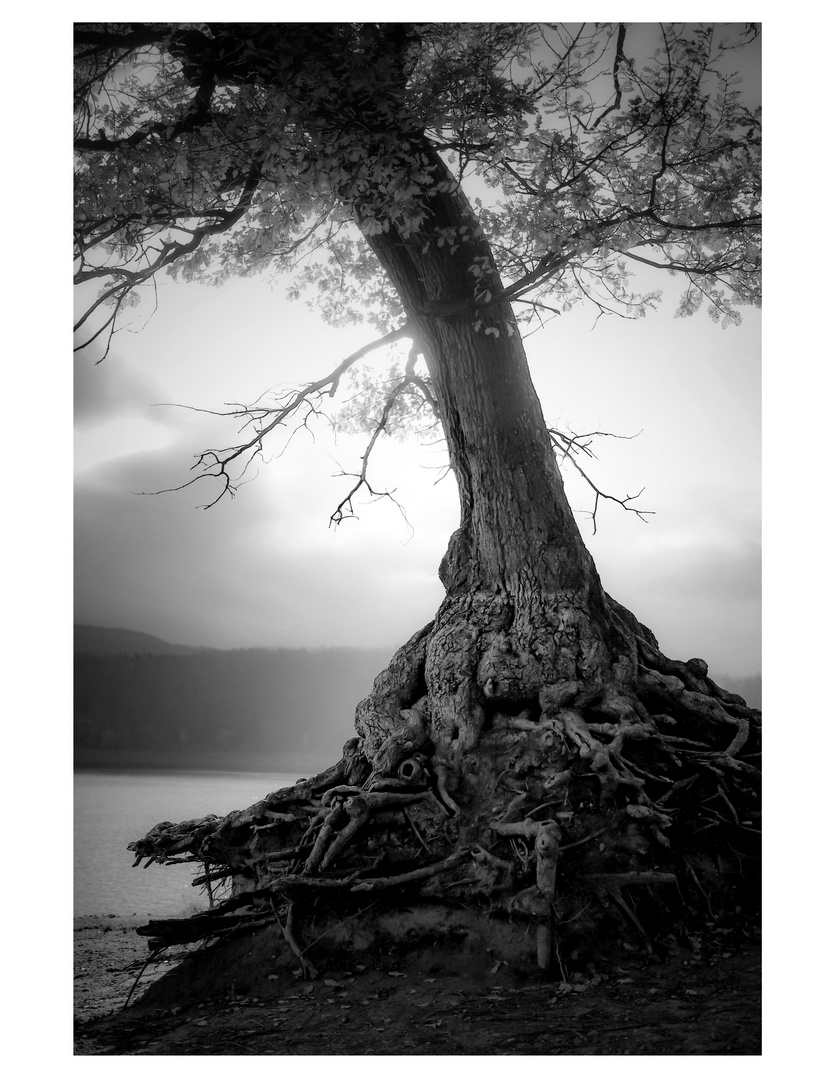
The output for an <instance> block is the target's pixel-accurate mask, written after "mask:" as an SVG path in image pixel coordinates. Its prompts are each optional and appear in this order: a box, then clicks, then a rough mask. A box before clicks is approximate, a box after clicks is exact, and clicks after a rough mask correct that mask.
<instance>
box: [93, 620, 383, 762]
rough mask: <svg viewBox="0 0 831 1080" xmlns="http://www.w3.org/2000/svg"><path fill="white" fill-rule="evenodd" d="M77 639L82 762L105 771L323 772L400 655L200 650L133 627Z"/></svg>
mask: <svg viewBox="0 0 831 1080" xmlns="http://www.w3.org/2000/svg"><path fill="white" fill-rule="evenodd" d="M82 629H86V628H82ZM108 634H111V635H112V636H111V637H110V638H109V639H108V637H107V635H108ZM78 640H79V638H78V637H76V653H75V762H76V765H78V766H81V767H103V768H106V767H116V766H117V767H136V768H138V767H155V768H165V767H167V768H235V769H239V768H248V769H261V768H269V769H277V770H279V771H293V770H294V769H296V768H297V769H300V770H301V771H305V770H307V769H309V770H311V768H312V767H317V768H324V767H325V766H327V765H329V764H331V763H332V762H333V761H336V760H337V758H338V756H339V755H340V750H341V748H342V746H343V744H344V742H345V741H346V740H347V739H348V738H350V737H351V736H352V735H353V734H354V730H355V729H354V720H355V706H356V705H357V704H358V702H359V701H360V700H361V699H362V698H364V697H366V695H367V694H368V693H369V691H370V689H371V688H372V683H373V680H374V678H375V676H376V675H377V674H378V673H379V672H380V671H382V670H383V668H384V667H385V666H386V665H387V663H388V662H389V660H390V658H391V656H392V653H393V649H384V650H381V649H349V648H340V649H334V648H333V649H195V648H188V647H185V646H182V647H177V646H172V645H168V643H167V642H164V641H161V640H160V639H158V638H153V637H151V636H150V635H146V634H133V633H131V632H129V631H102V632H101V636H100V638H99V640H98V642H96V641H95V639H94V638H90V639H85V638H84V636H83V635H80V640H81V641H82V642H83V641H85V640H89V642H90V645H91V646H93V647H92V648H90V647H84V648H81V649H79V648H78V647H77V642H78ZM96 644H97V645H98V649H97V651H96V649H95V647H94V646H96ZM165 646H167V650H169V651H167V650H165ZM151 648H153V649H154V650H155V651H151ZM179 648H180V649H181V651H178V649H179ZM128 650H129V651H128Z"/></svg>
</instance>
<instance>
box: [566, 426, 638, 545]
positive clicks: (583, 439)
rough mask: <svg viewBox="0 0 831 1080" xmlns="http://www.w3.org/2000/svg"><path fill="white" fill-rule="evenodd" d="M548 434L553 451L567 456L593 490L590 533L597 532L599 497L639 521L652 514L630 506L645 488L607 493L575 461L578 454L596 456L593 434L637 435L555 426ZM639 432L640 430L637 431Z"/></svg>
mask: <svg viewBox="0 0 831 1080" xmlns="http://www.w3.org/2000/svg"><path fill="white" fill-rule="evenodd" d="M548 434H549V436H550V437H551V444H552V446H553V447H554V449H555V451H556V452H557V453H559V454H560V455H561V456H562V457H564V458H568V460H569V461H570V462H571V464H572V465H573V466H574V468H575V469H576V470H577V472H578V473H579V474H580V476H581V477H582V478H583V480H585V482H586V483H587V484H588V485H589V487H590V488H591V489H592V491H593V492H594V508H593V509H592V510H591V512H590V513H589V517H590V518H591V522H592V535H596V533H597V511H598V509H599V507H600V500H601V499H608V500H609V501H610V502H616V503H617V504H618V506H622V507H623V509H624V510H629V511H631V512H632V513H633V514H636V515H637V516H638V517H639V518H640V519H641V521H646V517H645V515H647V514H654V513H655V511H654V510H640V509H638V508H637V507H635V506H630V505H629V504H630V503H633V502H634V501H635V500H636V499H639V498H640V497H641V495H643V493H644V491H645V488H641V490H640V491H639V492H638V493H637V495H626V496H625V497H624V498H622V499H621V498H619V497H618V496H617V495H609V494H608V493H607V492H605V491H601V489H600V488H599V487H598V486H597V484H595V482H594V481H593V480H592V478H591V477H590V476H589V475H588V473H586V471H585V470H584V469H583V468H582V467H581V466H580V464H579V462H578V461H577V455H578V454H581V453H582V454H586V455H587V456H588V457H590V458H593V457H596V455H595V453H594V452H593V451H592V449H591V440H592V438H594V437H595V436H598V435H600V436H603V437H605V438H610V439H627V440H628V439H636V438H637V437H638V436H637V435H615V434H614V433H613V432H611V431H588V432H584V433H583V434H579V435H578V434H576V433H574V432H571V434H569V435H566V434H564V433H563V432H562V431H558V430H557V429H556V428H549V429H548ZM638 434H640V432H639V433H638Z"/></svg>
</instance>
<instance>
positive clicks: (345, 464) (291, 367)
mask: <svg viewBox="0 0 831 1080" xmlns="http://www.w3.org/2000/svg"><path fill="white" fill-rule="evenodd" d="M637 280H638V281H639V282H640V281H642V282H643V287H644V288H651V287H654V286H658V287H662V288H663V289H664V290H665V300H664V303H663V305H662V306H661V308H660V309H659V311H658V312H652V313H650V314H649V315H648V316H647V317H646V318H645V319H643V320H638V321H629V320H622V319H615V318H613V317H612V316H606V317H604V318H603V319H601V320H599V321H596V320H595V317H594V315H593V313H592V312H591V311H589V310H587V309H585V308H579V307H578V308H575V309H573V310H572V311H571V312H569V313H568V314H567V315H565V316H563V317H562V318H560V319H557V320H555V321H554V322H552V323H550V324H549V325H548V327H547V328H546V330H545V331H544V332H541V333H537V334H534V335H533V336H532V337H530V338H529V339H528V341H527V351H528V355H529V362H530V363H531V366H532V373H533V375H534V379H535V384H536V386H537V390H538V393H539V395H540V398H541V401H542V404H543V410H544V412H545V415H546V417H547V419H548V420H549V422H550V423H553V424H555V425H556V426H558V427H560V426H563V427H570V428H571V429H572V430H575V431H585V430H603V431H609V432H615V433H617V434H619V435H622V436H637V437H635V438H627V439H625V440H623V439H621V440H617V439H604V440H595V442H594V443H593V450H595V451H596V452H597V453H598V454H599V455H600V459H599V461H596V462H594V463H592V466H591V470H590V471H591V474H592V477H593V478H594V479H595V481H596V482H597V483H598V484H599V485H600V486H601V487H602V488H603V489H604V490H607V491H609V492H611V493H613V494H616V495H621V496H622V495H628V494H634V493H635V492H637V491H639V490H640V489H641V488H644V492H643V495H642V496H641V498H640V499H639V500H638V502H637V503H636V504H635V505H637V506H639V507H641V508H642V509H644V510H648V511H652V512H653V513H651V514H650V515H649V516H648V518H647V521H646V522H644V521H642V520H640V519H639V518H637V517H636V516H635V515H634V514H632V513H627V512H625V511H623V510H621V509H620V508H619V507H617V506H615V505H613V504H611V503H605V504H602V505H601V508H600V511H599V517H598V523H597V533H596V535H595V534H593V531H592V524H591V521H590V520H589V519H588V515H587V514H586V512H585V511H587V510H588V509H590V507H591V505H592V501H593V496H592V493H591V492H590V491H589V490H588V489H587V488H586V487H585V485H583V484H582V482H581V481H579V479H578V478H576V477H575V475H574V474H573V472H572V471H571V470H570V469H569V467H568V466H566V467H565V475H566V486H567V491H568V494H569V497H570V500H571V503H572V507H573V509H574V511H575V514H576V516H577V520H578V522H579V523H580V525H581V528H582V531H583V535H584V538H585V540H586V543H587V545H588V547H589V549H590V551H591V552H592V554H593V556H594V558H595V562H596V564H597V566H598V569H599V571H600V575H601V578H602V580H603V582H604V585H605V587H606V589H607V591H608V592H610V593H611V594H612V595H613V596H615V597H616V599H618V600H619V601H620V602H622V603H623V604H625V605H626V606H627V607H629V608H630V610H632V611H633V612H634V613H635V614H636V615H637V616H638V618H639V619H640V620H641V621H642V622H644V623H646V624H647V625H648V626H650V627H651V629H652V630H653V631H654V632H655V634H656V635H657V637H658V639H659V642H660V643H661V646H662V648H663V650H664V652H666V653H667V654H668V655H672V656H675V657H678V658H680V659H687V658H689V657H691V656H702V657H704V658H705V659H707V661H708V663H709V664H710V666H711V669H712V671H713V672H714V673H716V672H720V673H730V674H734V675H742V674H753V673H755V672H757V671H759V670H760V669H761V598H760V590H761V469H760V460H761V441H760V412H761V318H760V313H759V312H758V311H757V310H754V309H745V310H746V313H745V316H744V322H743V325H742V326H741V327H739V328H728V329H721V328H720V327H719V326H717V325H714V324H713V323H712V322H711V321H710V320H709V319H708V318H707V317H706V315H705V314H703V313H699V314H698V315H697V316H694V317H693V318H691V319H683V320H678V319H675V318H674V308H675V303H674V301H673V293H674V290H676V289H677V288H678V287H679V286H678V285H677V284H676V283H675V282H674V280H673V279H671V278H668V277H666V276H664V275H661V274H659V273H656V272H654V271H650V270H648V269H644V270H643V271H641V273H639V274H638V277H637ZM285 284H286V282H278V284H277V286H276V287H274V288H272V287H270V286H268V285H266V284H265V283H264V282H263V281H260V280H256V279H245V280H236V281H234V282H232V283H230V284H228V285H226V286H224V287H223V288H221V289H218V290H216V289H211V288H206V287H203V286H200V285H184V284H173V283H165V284H163V285H162V286H161V287H160V290H159V304H158V310H157V311H156V312H155V314H153V316H152V318H150V319H146V318H145V317H144V316H143V315H142V316H140V317H139V318H137V320H136V323H135V325H133V326H131V327H129V328H128V329H127V330H125V331H123V332H121V333H119V334H118V335H117V337H116V339H115V343H114V346H113V348H112V350H111V352H110V354H109V356H108V357H107V359H106V360H105V361H104V362H103V363H101V364H98V365H96V364H94V362H93V361H94V359H97V357H98V355H100V353H98V352H96V353H94V354H93V355H92V356H90V355H85V354H83V353H81V354H78V355H77V356H76V361H75V473H76V481H75V482H76V487H75V620H76V622H82V623H90V624H93V625H100V626H113V627H126V628H129V629H134V630H141V631H144V632H147V633H151V634H155V635H157V636H160V637H163V638H165V639H167V640H169V641H174V642H179V643H184V644H195V645H210V646H215V647H221V648H233V647H240V646H287V647H295V646H301V647H315V646H321V645H366V646H380V647H389V648H390V651H391V652H392V650H393V649H394V648H395V647H397V646H398V645H399V644H402V643H403V642H404V641H405V640H406V639H407V638H408V637H409V636H410V635H411V634H412V633H413V632H414V631H415V630H417V629H418V628H420V627H421V626H422V625H424V624H425V623H426V622H428V621H429V620H430V618H432V616H433V614H434V613H435V610H436V608H437V607H438V605H439V603H440V602H441V599H442V596H443V590H442V587H441V585H440V583H439V581H438V576H437V567H438V564H439V561H440V559H441V556H442V554H443V552H444V550H445V546H446V543H447V539H448V537H449V535H450V533H451V532H452V531H453V529H454V528H455V527H456V526H457V524H458V506H457V501H456V494H455V487H454V483H453V480H452V477H448V476H444V479H441V480H439V477H441V476H443V475H444V472H443V470H442V468H441V466H442V465H443V463H444V456H443V452H442V450H441V449H440V448H436V447H433V448H426V449H425V448H420V447H419V446H418V445H417V444H414V443H412V442H411V443H402V442H397V441H393V440H389V439H383V440H382V444H381V445H379V447H378V448H377V450H376V453H375V455H374V459H373V461H374V464H373V476H374V479H375V481H376V483H377V486H378V487H389V488H395V489H396V498H397V499H399V501H400V502H401V503H402V504H403V506H404V508H405V510H406V520H405V519H404V518H403V517H402V515H401V514H400V512H399V511H398V510H397V509H396V508H395V507H394V506H393V505H392V504H390V503H389V502H380V503H379V502H376V503H370V502H368V501H367V500H363V501H361V500H358V501H357V502H356V510H357V512H358V515H359V520H349V521H346V522H345V523H344V524H342V525H341V526H340V527H339V528H338V529H332V528H331V527H330V523H329V516H330V514H331V512H332V510H333V509H334V508H335V506H336V505H337V503H338V502H339V500H340V499H341V498H342V497H343V495H344V494H345V493H346V491H347V490H348V486H349V481H347V480H345V479H344V478H343V477H342V476H338V475H337V474H338V473H340V472H342V471H344V470H345V471H350V470H354V469H355V468H356V467H357V462H358V459H359V457H360V454H361V452H362V450H363V445H364V442H363V440H362V439H360V438H358V437H355V436H349V437H345V436H339V437H338V438H337V440H336V441H335V440H333V439H332V438H331V435H330V433H329V432H328V431H327V430H326V429H325V427H324V426H322V425H321V426H320V427H319V428H318V429H316V431H315V433H314V435H315V437H314V440H313V439H312V438H311V437H310V436H309V435H308V433H305V432H304V433H301V434H300V435H298V437H297V438H296V439H295V440H294V441H293V442H292V444H291V445H290V446H289V447H288V449H287V451H286V453H285V454H283V455H282V456H280V457H275V458H273V459H272V460H270V461H268V462H267V463H263V464H262V466H261V467H260V469H259V475H258V476H257V478H256V480H254V482H252V483H250V484H248V485H246V486H244V487H242V488H241V489H240V492H239V495H238V496H237V498H236V499H235V500H233V501H231V500H228V499H223V500H221V501H220V502H219V503H218V504H217V505H216V506H214V507H213V508H212V509H210V510H207V511H204V510H202V509H199V508H198V507H199V506H200V505H201V504H202V503H204V502H206V501H209V500H210V499H211V498H212V497H213V495H214V494H216V491H215V490H213V491H212V490H211V489H210V488H209V486H208V485H209V482H208V481H203V482H200V484H197V485H195V486H192V487H190V488H188V489H186V490H184V491H179V492H175V493H168V494H161V495H139V494H135V493H137V492H153V491H158V490H160V489H163V488H168V487H172V486H175V485H179V484H182V483H184V482H185V481H186V480H188V479H189V478H190V476H191V475H192V474H191V473H189V471H188V470H189V469H190V466H191V465H192V464H193V459H194V456H195V455H196V454H198V453H199V452H200V451H201V450H203V449H205V448H206V447H209V446H225V445H230V444H232V443H234V442H235V441H236V437H235V424H234V423H233V422H231V423H230V424H229V422H228V421H223V420H221V419H220V418H218V417H216V416H213V417H211V416H206V415H201V414H199V413H195V412H193V411H188V410H184V409H177V408H173V407H160V406H158V405H156V403H158V402H178V403H180V404H183V405H190V406H197V407H202V408H209V409H220V408H222V407H223V405H224V403H226V402H243V401H244V402H248V401H251V400H253V399H255V398H257V397H258V396H259V395H260V394H261V393H262V392H263V390H265V389H267V388H269V387H275V386H280V385H282V384H286V383H298V382H305V381H310V380H312V379H314V378H318V377H319V376H320V375H321V374H323V373H325V372H328V371H329V370H331V369H332V368H333V367H334V366H335V365H336V364H337V363H338V362H339V361H340V360H341V359H343V358H344V357H345V356H346V355H348V354H349V353H350V352H352V351H353V350H354V349H356V348H358V347H360V346H362V345H364V344H366V343H367V341H369V340H371V339H372V338H373V337H374V336H375V335H374V333H373V331H372V330H371V329H370V328H368V327H362V328H361V327H349V328H345V329H333V328H331V327H327V326H326V325H325V324H323V323H322V321H321V320H320V318H319V316H317V315H316V314H315V313H314V312H311V311H309V310H307V309H306V307H305V306H303V305H302V304H296V303H295V304H292V303H289V302H288V301H287V300H286V299H285V298H284V294H283V290H284V288H285ZM142 324H143V325H142ZM139 326H142V328H141V330H140V332H138V328H139ZM377 356H378V361H379V363H381V362H383V359H384V354H383V353H380V354H377ZM277 449H278V448H277V447H275V448H274V450H275V452H276V450H277ZM437 481H438V482H437Z"/></svg>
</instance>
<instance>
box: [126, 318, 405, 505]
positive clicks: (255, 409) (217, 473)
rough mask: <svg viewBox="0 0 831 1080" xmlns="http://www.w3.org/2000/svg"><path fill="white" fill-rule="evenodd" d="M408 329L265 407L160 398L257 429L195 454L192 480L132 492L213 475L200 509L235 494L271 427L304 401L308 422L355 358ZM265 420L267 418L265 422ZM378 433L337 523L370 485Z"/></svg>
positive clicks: (392, 337)
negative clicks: (216, 484) (237, 465)
mask: <svg viewBox="0 0 831 1080" xmlns="http://www.w3.org/2000/svg"><path fill="white" fill-rule="evenodd" d="M410 333H411V331H410V328H409V325H408V324H407V323H404V325H403V326H400V327H398V329H397V330H391V331H390V333H388V334H385V335H384V336H383V337H381V338H377V339H376V340H375V341H371V342H370V343H369V344H367V345H364V346H362V347H361V348H360V349H357V350H356V351H355V352H353V353H352V354H351V355H350V356H347V357H346V359H345V360H342V361H341V363H340V364H338V366H337V367H336V368H335V369H334V370H333V371H331V372H330V373H329V374H328V375H326V376H324V378H322V379H318V380H317V381H316V382H312V383H308V384H307V385H306V386H304V387H302V388H301V389H299V390H296V391H293V392H291V393H289V394H288V395H287V399H286V400H285V401H284V402H283V403H282V404H279V405H277V406H276V407H268V406H265V405H263V406H259V405H256V404H254V405H246V406H241V407H239V408H235V409H231V410H217V409H201V408H196V407H194V406H192V405H180V404H177V403H174V402H162V403H161V404H163V405H172V406H173V407H174V408H180V409H188V410H190V411H191V412H199V413H205V414H208V415H211V416H236V417H244V418H245V422H244V424H243V428H245V427H247V426H248V425H249V424H253V425H254V426H255V432H256V433H255V434H254V435H253V436H252V437H251V438H250V439H248V440H247V442H244V443H240V444H238V445H236V446H229V447H225V448H224V449H222V450H204V451H203V452H202V453H201V454H200V455H199V457H198V458H197V461H196V464H195V465H193V466H192V470H191V471H193V470H194V469H199V468H201V469H202V472H200V473H199V475H198V476H194V477H193V478H192V479H191V480H188V481H186V482H185V483H184V484H178V485H177V486H175V487H170V488H162V489H160V490H159V491H154V492H146V491H141V492H136V493H135V494H138V495H149V494H153V495H162V494H166V493H168V492H171V491H183V490H184V489H185V488H188V487H190V486H191V485H192V484H195V483H196V482H197V481H199V480H205V479H208V478H212V479H218V480H220V481H221V484H222V486H221V490H220V492H219V494H218V495H217V496H216V498H215V499H212V500H211V502H209V503H206V504H205V505H204V506H202V507H201V509H203V510H209V509H210V508H211V507H212V506H215V505H216V503H218V502H219V500H220V499H221V498H222V496H223V495H225V494H228V495H230V496H231V498H234V496H235V495H236V491H237V487H238V486H239V480H240V478H241V477H242V476H244V475H245V472H246V470H247V469H248V467H249V465H250V464H251V462H252V461H253V460H254V458H255V457H256V456H257V454H259V453H261V452H262V449H263V440H264V439H265V438H266V436H267V435H269V434H270V433H271V432H272V431H274V429H275V428H277V427H281V426H282V425H283V424H285V423H286V421H287V420H289V419H291V418H293V417H296V416H298V415H299V413H300V410H301V408H303V406H304V405H305V406H307V408H308V410H309V412H308V414H307V416H306V418H305V419H304V421H303V424H304V425H305V424H306V423H307V422H308V419H309V415H311V414H314V415H317V414H318V405H319V403H320V401H321V400H322V398H323V397H324V396H328V397H334V395H335V394H336V392H337V389H338V385H339V383H340V380H341V377H342V376H343V375H344V374H345V373H346V372H347V371H348V370H349V368H351V367H352V365H353V364H355V363H357V362H358V360H361V359H362V358H363V357H364V356H366V355H367V354H368V353H370V352H374V351H375V350H376V349H379V348H382V347H383V346H384V345H391V344H392V343H393V342H395V341H398V340H400V339H401V338H403V337H408V336H409V335H410ZM410 381H412V382H415V378H413V379H411V378H410V377H409V376H408V377H407V378H406V379H405V380H403V381H402V383H400V384H399V385H398V386H397V387H396V390H395V392H394V395H391V397H392V400H389V399H388V402H387V406H388V407H385V410H384V415H383V416H382V426H383V424H386V421H387V419H388V418H389V409H391V407H392V403H393V400H394V397H395V396H397V395H398V393H400V392H401V390H402V389H403V388H404V386H405V385H407V383H408V382H410ZM266 421H268V422H267V423H266ZM378 434H380V429H376V431H375V432H374V434H373V438H372V440H371V443H370V446H369V447H368V448H367V451H366V453H365V454H364V457H363V458H362V462H363V468H362V472H361V474H360V477H361V482H360V483H359V484H358V485H356V487H355V488H353V490H352V491H351V492H350V493H349V495H348V496H347V497H346V499H344V500H343V501H342V502H341V503H340V505H339V507H338V510H336V511H335V513H334V514H333V515H332V521H333V523H334V524H338V522H339V521H340V520H342V518H343V517H345V516H347V515H345V514H343V513H340V517H339V518H338V519H337V520H335V518H336V516H337V515H338V513H339V511H341V510H342V508H343V507H344V505H345V504H346V503H348V501H349V499H350V498H351V497H352V495H354V494H355V492H356V491H357V490H358V488H360V487H361V486H363V485H364V484H365V485H366V486H367V488H369V485H368V484H367V483H366V466H367V463H368V460H369V454H370V452H371V450H372V446H374V443H375V439H376V438H377V436H378ZM246 455H247V460H246V461H245V464H244V465H243V467H242V470H241V472H240V474H239V476H238V477H237V478H236V479H232V477H231V474H230V472H229V471H228V470H229V466H231V465H232V464H233V462H235V461H238V460H240V459H242V458H245V457H246ZM369 490H370V491H371V492H372V494H373V495H374V494H384V495H387V494H389V493H387V492H383V493H379V492H374V491H372V489H371V488H369Z"/></svg>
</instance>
